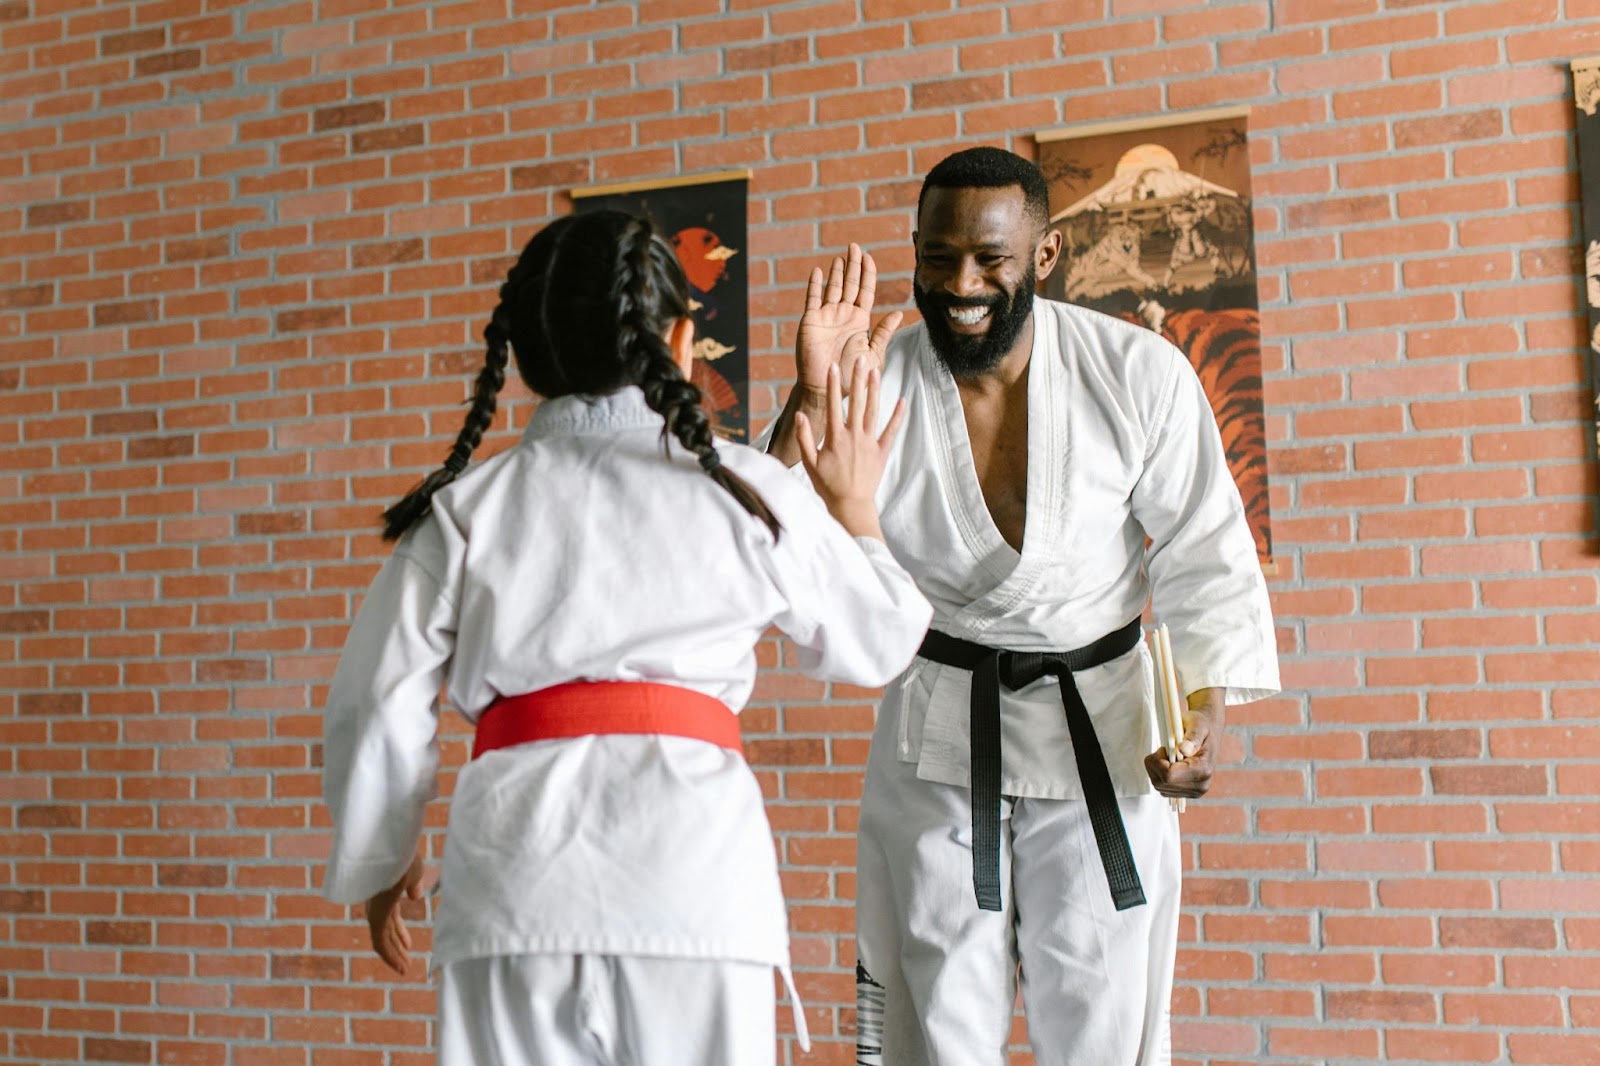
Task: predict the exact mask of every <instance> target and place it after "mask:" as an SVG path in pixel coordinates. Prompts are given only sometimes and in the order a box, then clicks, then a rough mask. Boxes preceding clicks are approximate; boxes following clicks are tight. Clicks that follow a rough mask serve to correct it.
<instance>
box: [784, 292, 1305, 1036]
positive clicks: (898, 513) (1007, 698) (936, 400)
mask: <svg viewBox="0 0 1600 1066" xmlns="http://www.w3.org/2000/svg"><path fill="white" fill-rule="evenodd" d="M1034 306H1035V311H1034V317H1033V322H1034V333H1033V354H1032V358H1031V362H1030V364H1029V371H1028V484H1027V518H1026V523H1025V528H1024V536H1023V546H1022V551H1021V553H1020V554H1019V553H1018V552H1017V551H1015V550H1014V549H1012V548H1011V547H1010V545H1008V544H1007V543H1006V542H1005V540H1004V538H1002V537H1001V535H1000V532H999V530H998V529H997V528H996V527H995V525H994V522H993V519H992V518H991V516H990V514H989V511H988V508H987V506H986V505H985V504H984V500H983V494H982V490H981V488H980V486H979V483H978V476H977V472H976V470H975V468H974V466H973V462H972V450H971V444H970V442H969V440H968V437H967V430H966V423H965V420H964V418H963V415H962V407H961V399H960V395H959V393H958V392H957V390H956V386H955V382H954V380H953V379H952V378H951V377H950V375H949V373H948V372H947V371H946V370H945V369H944V367H943V365H942V364H941V363H940V362H939V361H938V358H937V357H936V356H935V355H934V353H933V351H932V349H931V348H930V347H929V345H928V340H927V331H926V328H925V327H923V326H921V325H918V326H916V327H914V328H911V329H907V330H903V331H902V332H901V333H900V334H898V335H897V336H896V337H895V339H894V341H893V342H892V344H891V346H890V350H889V352H888V356H887V359H886V364H885V367H884V372H883V396H884V404H883V406H884V409H885V410H888V409H889V402H888V401H889V400H890V399H892V398H894V397H896V396H903V397H905V398H906V399H907V400H908V401H909V403H908V411H907V416H906V421H905V424H904V425H903V426H902V428H901V432H900V437H899V440H898V442H897V445H896V448H895V450H894V453H893V455H892V456H891V459H890V463H889V466H888V469H887V470H886V472H885V474H884V479H883V483H882V486H881V487H880V490H879V493H878V503H879V509H880V513H881V515H882V521H883V530H884V536H885V539H886V540H887V541H888V544H889V547H890V549H891V550H892V551H893V552H894V554H895V557H896V558H897V559H899V560H900V562H901V563H902V564H903V565H904V566H905V567H906V569H907V570H909V571H910V572H911V574H912V575H913V576H914V577H915V578H916V580H917V584H918V586H919V587H920V588H921V589H922V591H923V592H924V593H925V594H926V595H927V596H928V598H929V599H930V600H931V601H932V602H933V605H934V611H935V617H934V622H933V627H934V628H935V629H939V630H942V631H944V632H946V633H949V634H951V635H953V636H956V637H961V638H964V639H966V640H970V641H974V642H976V643H979V644H983V645H986V646H989V647H994V648H1009V649H1013V650H1019V651H1050V650H1054V651H1063V650H1068V649H1073V648H1078V647H1082V646H1084V645H1087V644H1089V643H1091V642H1093V641H1094V640H1096V639H1097V638H1099V637H1101V636H1104V635H1105V634H1107V633H1110V632H1112V631H1114V630H1116V629H1118V628H1120V627H1122V626H1123V625H1125V624H1126V623H1128V622H1129V621H1130V620H1132V619H1135V618H1138V617H1139V616H1140V614H1141V612H1142V611H1143V609H1144V606H1145V604H1146V602H1147V600H1149V598H1150V596H1151V593H1152V590H1153V592H1154V610H1155V614H1156V617H1157V618H1158V619H1159V620H1160V621H1163V622H1165V623H1167V624H1168V625H1169V626H1170V627H1171V631H1172V642H1173V649H1174V658H1175V659H1176V662H1177V667H1178V672H1179V674H1180V676H1181V678H1182V681H1183V686H1184V690H1185V692H1186V693H1187V692H1192V691H1194V690H1196V689H1201V688H1208V687H1213V686H1226V688H1227V690H1228V701H1229V702H1230V703H1241V702H1245V701H1248V700H1253V699H1258V698H1260V697H1262V696H1266V695H1269V694H1271V693H1272V692H1275V691H1276V690H1277V688H1278V670H1277V657H1276V648H1275V642H1274V636H1273V629H1272V618H1271V610H1270V606H1269V603H1268V599H1267V592H1266V586H1265V582H1264V581H1263V579H1262V576H1261V568H1260V564H1259V563H1258V561H1257V558H1256V552H1255V545H1254V542H1253V540H1252V538H1251V535H1250V530H1249V528H1248V527H1247V525H1246V523H1245V518H1244V512H1243V508H1242V506H1241V504H1240V502H1239V495H1238V491H1237V489H1236V488H1235V487H1234V484H1233V481H1232V479H1231V477H1230V475H1229V472H1228V465H1227V461H1226V458H1225V456H1224V454H1223V451H1222V447H1221V441H1220V439H1219V436H1218V433H1217V428H1216V422H1215V420H1214V418H1213V416H1212V413H1211V408H1210V405H1209V404H1208V403H1207V401H1206V397H1205V395H1204V393H1203V391H1202V390H1201V387H1200V383H1199V381H1198V379H1197V378H1196V377H1195V375H1194V372H1193V371H1192V369H1191V368H1190V366H1189V363H1188V362H1187V360H1186V359H1185V358H1184V356H1183V355H1182V353H1180V352H1179V351H1178V350H1177V349H1176V348H1174V347H1172V346H1171V345H1170V344H1168V343H1167V342H1166V341H1164V340H1162V339H1161V338H1160V337H1158V336H1157V335H1156V334H1153V333H1151V332H1149V331H1147V330H1143V329H1140V328H1138V327H1136V326H1133V325H1130V324H1128V323H1125V322H1122V321H1119V320H1117V319H1114V318H1111V317H1109V316H1106V315H1101V314H1097V313H1095V312H1092V311H1087V310H1084V309H1082V308H1079V307H1076V306H1073V305H1070V304H1063V303H1056V302H1053V301H1047V300H1042V299H1041V300H1038V301H1036V302H1035V305H1034ZM758 443H759V442H758ZM1146 536H1148V537H1149V538H1150V540H1151V544H1150V547H1149V549H1148V551H1147V550H1146V547H1145V538H1146ZM971 676H972V675H971V674H970V673H968V672H967V671H965V670H960V669H956V668H952V667H946V666H941V665H938V664H935V663H931V662H928V661H926V660H924V659H918V660H917V661H916V662H914V663H913V664H912V666H911V667H910V668H909V669H908V670H907V672H906V673H905V674H904V675H903V676H901V677H900V678H899V679H897V680H896V681H895V682H894V683H893V684H892V685H890V686H889V688H888V690H887V691H886V692H885V693H884V697H883V700H882V703H881V705H880V707H879V714H878V722H877V729H876V733H875V735H874V737H873V742H872V750H871V754H870V756H869V761H868V767H867V778H866V786H865V792H864V794H863V797H862V810H861V828H860V842H859V860H858V861H859V875H858V878H857V881H858V885H857V950H858V955H859V958H860V961H861V965H862V968H863V970H864V971H865V972H864V973H861V972H858V977H860V978H862V980H861V983H860V989H859V991H860V997H859V998H860V1003H859V1008H860V1009H859V1010H858V1017H859V1019H860V1021H859V1025H860V1030H861V1039H860V1046H859V1052H858V1053H859V1056H860V1061H861V1062H862V1063H872V1064H876V1063H878V1062H880V1061H881V1062H882V1063H885V1064H891V1066H918V1064H923V1063H929V1064H934V1063H936V1064H939V1066H956V1064H960V1066H966V1064H972V1066H980V1064H981V1066H994V1064H996V1063H1000V1062H1002V1061H1003V1058H1004V1057H1003V1054H1002V1051H1001V1049H1002V1048H1003V1046H1004V1045H1005V1043H1006V1039H1007V1034H1008V1031H1009V1029H1010V1024H1011V1015H1012V1010H1013V1005H1014V1003H1015V996H1016V971H1017V965H1018V962H1019V960H1020V963H1021V968H1022V975H1023V997H1024V1002H1025V1008H1026V1010H1027V1014H1028V1020H1029V1029H1030V1034H1031V1038H1032V1042H1033V1047H1034V1054H1035V1058H1036V1059H1037V1061H1038V1062H1039V1064H1040V1066H1066V1064H1071V1066H1156V1064H1161V1063H1166V1062H1167V1061H1168V1059H1169V1058H1170V1051H1169V1037H1168V1025H1167V1009H1168V1000H1169V997H1170V991H1171V984H1172V969H1173V960H1174V957H1175V952H1176V941H1177V918H1178V890H1179V876H1180V874H1179V871H1180V863H1179V855H1178V827H1177V819H1176V817H1175V816H1174V815H1173V814H1171V813H1170V811H1169V809H1168V807H1167V802H1166V800H1165V799H1164V798H1162V797H1160V796H1159V795H1158V794H1157V793H1156V792H1155V790H1154V789H1153V788H1152V786H1151V784H1150V779H1149V776H1148V774H1147V773H1146V772H1145V769H1144V761H1143V760H1144V756H1145V755H1146V754H1148V753H1150V752H1152V751H1154V750H1156V749H1157V748H1159V747H1161V746H1162V745H1163V740H1162V739H1161V738H1158V737H1157V736H1155V735H1154V733H1153V731H1152V728H1151V725H1150V721H1151V717H1152V715H1151V710H1150V703H1151V701H1152V699H1153V692H1154V686H1153V680H1152V670H1151V663H1150V659H1149V655H1148V653H1147V652H1146V650H1145V647H1144V645H1143V644H1141V645H1140V646H1139V647H1138V648H1137V649H1135V650H1134V651H1132V652H1129V653H1128V654H1126V655H1124V656H1122V657H1121V658H1119V659H1116V660H1113V661H1112V662H1110V663H1107V664H1105V665H1103V666H1099V667H1095V668H1093V669H1089V670H1085V671H1081V672H1078V673H1076V674H1074V678H1075V680H1076V683H1077V686H1078V689H1079V691H1080V692H1081V693H1082V696H1083V700H1084V702H1085V704H1086V705H1087V706H1088V708H1089V711H1090V715H1091V717H1092V718H1093V720H1094V726H1095V731H1096V733H1097V734H1098V737H1099V740H1100V746H1101V748H1102V750H1103V751H1104V754H1105V760H1106V764H1107V767H1108V769H1109V771H1110V775H1111V780H1112V783H1113V786H1114V788H1115V790H1116V793H1117V795H1118V796H1119V800H1120V804H1121V806H1122V812H1123V821H1124V825H1125V828H1126V830H1127V835H1128V839H1129V844H1130V846H1131V848H1132V851H1133V856H1134V860H1135V863H1136V865H1137V868H1138V871H1139V874H1140V878H1141V880H1142V882H1143V887H1144V892H1145V896H1146V898H1147V901H1148V902H1147V903H1146V904H1145V905H1144V906H1141V907H1136V908H1133V909H1131V910H1127V911H1121V912H1118V911H1116V910H1115V909H1113V907H1112V903H1111V898H1110V890H1109V888H1108V886H1107V881H1106V875H1105V872H1104V870H1103V868H1102V866H1101V860H1100V856H1099V853H1098V851H1097V850H1096V846H1095V841H1094V837H1093V833H1092V831H1091V828H1090V824H1089V819H1088V816H1087V809H1086V806H1085V804H1084V802H1083V800H1082V798H1081V797H1082V795H1083V792H1082V789H1081V786H1080V784H1079V781H1078V771H1077V766H1076V763H1075V761H1074V758H1073V753H1072V742H1071V739H1070V736H1069V733H1068V729H1067V722H1066V715H1065V712H1064V710H1063V708H1062V703H1061V696H1060V691H1059V688H1058V686H1057V684H1056V682H1055V681H1054V680H1053V679H1052V678H1048V677H1046V678H1044V679H1042V680H1040V681H1038V682H1036V683H1035V684H1033V685H1030V686H1028V687H1027V688H1025V689H1023V690H1021V691H1019V692H1015V693H1010V692H1005V691H1004V690H1002V695H1001V732H1002V738H1001V758H1002V764H1001V790H1002V792H1003V793H1004V795H1005V796H1006V797H1007V799H1006V801H1005V804H1004V808H1003V817H1004V818H1005V819H1006V821H1005V823H1004V827H1003V828H1002V831H1001V838H1002V839H1001V876H1000V879H1001V890H1002V910H1001V911H1000V912H984V911H979V910H978V908H977V903H976V899H975V897H974V892H973V883H972V851H971V846H972V839H971V838H972V818H971V806H970V802H969V796H970V792H969V786H970V777H969V773H968V766H969V758H968V748H969V739H968V738H969V734H968V723H969V718H970V703H969V700H970V690H971V684H970V682H971ZM885 1030H886V1031H885ZM880 1044H881V1048H882V1050H881V1058H880V1057H878V1053H877V1052H875V1051H874V1049H875V1048H877V1047H879V1046H880Z"/></svg>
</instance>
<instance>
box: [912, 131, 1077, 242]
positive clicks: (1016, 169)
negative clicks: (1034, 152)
mask: <svg viewBox="0 0 1600 1066" xmlns="http://www.w3.org/2000/svg"><path fill="white" fill-rule="evenodd" d="M1008 185H1018V186H1021V188H1022V198H1023V203H1024V208H1025V210H1026V211H1027V213H1028V217H1029V218H1030V219H1032V220H1033V222H1034V224H1035V225H1037V226H1038V227H1039V229H1040V231H1041V232H1042V231H1044V230H1046V229H1049V228H1050V186H1049V184H1048V183H1047V182H1046V181H1045V180H1044V175H1043V174H1042V173H1040V172H1039V168H1038V167H1037V166H1035V165H1034V164H1033V163H1031V162H1029V161H1028V160H1026V159H1024V158H1022V157H1021V156H1020V155H1017V154H1016V153H1015V152H1008V151H1006V150H1005V149H1003V148H988V147H980V148H966V149H963V150H962V151H959V152H957V153H955V154H954V155H947V156H945V157H944V158H943V159H941V160H940V161H939V162H938V164H937V165H935V166H934V168H933V169H932V170H930V171H928V176H927V177H926V178H923V179H922V191H921V192H920V193H918V194H917V217H918V218H919V219H920V218H921V217H922V203H923V201H924V200H926V199H927V198H928V190H929V189H1003V188H1005V187H1006V186H1008Z"/></svg>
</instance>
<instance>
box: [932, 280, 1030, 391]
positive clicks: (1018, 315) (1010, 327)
mask: <svg viewBox="0 0 1600 1066" xmlns="http://www.w3.org/2000/svg"><path fill="white" fill-rule="evenodd" d="M1037 283H1038V279H1037V277H1036V276H1035V273H1034V269H1033V264H1032V263H1029V264H1028V272H1027V274H1026V275H1025V276H1024V277H1023V279H1022V284H1021V285H1018V286H1017V288H1016V291H1014V292H1012V293H1011V295H1010V297H1009V298H1007V296H1006V293H1005V292H1004V290H1002V291H1001V292H1000V293H999V294H997V295H995V296H990V297H986V298H985V297H979V298H967V299H962V298H960V297H957V296H951V295H950V294H948V293H945V292H929V291H928V290H926V289H924V288H923V287H922V286H921V285H919V284H917V282H916V280H915V279H913V280H912V282H911V295H912V296H913V297H914V298H915V299H916V301H917V310H918V311H921V312H922V320H923V321H924V322H926V323H927V325H928V340H929V342H930V343H931V344H932V345H933V352H934V354H935V355H937V356H938V357H939V361H940V362H941V363H943V364H944V365H945V369H947V370H949V371H950V374H951V376H952V377H957V378H972V377H977V376H978V375H980V374H986V373H988V372H989V371H991V370H993V369H994V368H995V367H997V366H999V365H1000V361H1001V360H1002V359H1004V358H1005V357H1006V355H1007V353H1009V352H1010V351H1011V346H1012V345H1013V344H1015V343H1017V338H1018V337H1020V336H1021V335H1022V330H1023V327H1024V326H1026V325H1027V324H1028V316H1029V315H1031V314H1032V313H1033V290H1034V287H1035V285H1036V284H1037ZM952 307H987V308H988V309H989V328H988V329H987V330H985V331H984V332H983V333H982V334H981V335H972V334H967V333H957V332H956V331H955V330H954V329H952V328H951V326H950V315H949V310H950V309H951V308H952Z"/></svg>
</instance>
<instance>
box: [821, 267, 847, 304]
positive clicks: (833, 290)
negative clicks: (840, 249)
mask: <svg viewBox="0 0 1600 1066" xmlns="http://www.w3.org/2000/svg"><path fill="white" fill-rule="evenodd" d="M843 292H844V260H843V259H841V258H839V257H838V256H834V257H833V265H832V266H831V267H829V268H828V290H827V292H825V293H823V296H822V298H823V300H824V301H826V302H827V303H830V304H836V303H838V302H839V296H840V294H841V293H843Z"/></svg>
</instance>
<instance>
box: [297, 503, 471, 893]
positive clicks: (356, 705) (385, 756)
mask: <svg viewBox="0 0 1600 1066" xmlns="http://www.w3.org/2000/svg"><path fill="white" fill-rule="evenodd" d="M444 539H445V538H444V533H443V531H442V529H441V525H440V521H439V519H438V518H436V517H429V518H424V519H423V520H422V522H421V523H419V524H418V526H417V527H416V528H415V529H414V530H413V531H412V532H411V533H408V534H407V535H406V537H404V538H402V540H401V542H400V544H399V545H398V546H397V547H396V548H395V552H394V554H393V555H392V556H390V558H389V560H388V561H387V562H386V563H385V564H384V566H383V569H382V570H380V571H379V573H378V576H377V578H376V580H374V582H373V584H372V588H371V589H370V590H369V591H368V593H367V597H366V600H365V601H364V602H363V603H362V605H361V609H360V611H358V612H357V614H356V619H355V623H354V624H353V625H352V626H351V628H350V633H349V636H348V638H347V639H346V641H345V646H344V651H343V653H341V655H340V656H339V666H338V669H337V670H336V671H335V673H334V677H333V683H332V685H331V686H330V687H329V690H328V702H327V707H326V710H325V712H324V717H323V771H322V795H323V799H324V801H325V802H326V803H327V805H328V810H329V812H330V813H331V815H332V817H333V850H332V852H331V853H330V854H329V856H328V871H327V878H326V880H325V881H324V882H323V886H322V892H323V895H324V896H326V897H327V898H328V899H330V900H332V901H334V902H336V903H359V902H362V901H364V900H366V899H368V898H369V897H371V896H372V895H374V894H375V893H377V892H379V891H381V890H383V889H385V888H388V887H390V886H391V885H393V884H394V883H395V882H397V881H399V880H400V877H401V876H402V875H403V874H404V873H405V872H406V868H407V867H408V866H409V865H410V864H411V859H412V856H413V855H414V854H415V853H416V845H417V838H418V836H419V835H420V834H421V832H422V820H423V812H424V808H426V806H427V804H428V801H429V800H430V799H432V798H433V796H434V794H435V790H436V784H435V777H434V775H435V771H436V770H437V768H438V762H439V752H438V743H437V741H436V739H435V734H436V732H437V729H438V722H439V708H438V699H439V690H440V686H441V685H442V684H443V682H444V679H445V673H446V670H447V669H448V667H449V663H450V659H451V655H452V653H453V651H454V648H455V630H456V608H455V603H454V597H453V595H452V594H451V591H450V585H449V583H448V582H447V581H446V579H445V578H446V574H447V573H448V570H447V568H446V564H445V559H446V552H445V550H444Z"/></svg>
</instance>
